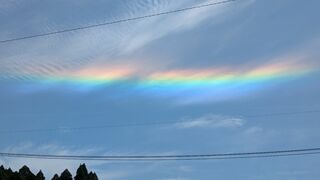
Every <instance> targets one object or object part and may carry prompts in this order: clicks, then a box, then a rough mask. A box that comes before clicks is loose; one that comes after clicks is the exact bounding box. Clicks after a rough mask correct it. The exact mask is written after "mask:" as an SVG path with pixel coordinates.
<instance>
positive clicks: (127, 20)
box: [0, 0, 238, 43]
mask: <svg viewBox="0 0 320 180" xmlns="http://www.w3.org/2000/svg"><path fill="white" fill-rule="evenodd" d="M234 1H238V0H224V1H218V2H212V3H207V4H202V5H197V6H191V7H186V8H181V9H175V10H170V11H164V12H159V13H154V14H148V15H143V16H137V17H132V18H126V19H120V20H115V21H109V22H104V23H98V24H92V25H87V26H80V27H76V28H70V29H62V30H57V31H51V32H45V33H40V34H34V35H28V36H21V37H16V38H10V39H4V40H0V43H8V42H13V41H20V40H25V39H31V38H37V37H43V36H50V35H55V34H61V33H67V32H72V31H79V30H84V29H90V28H96V27H100V26H107V25H112V24H118V23H124V22H129V21H136V20H141V19H145V18H151V17H156V16H163V15H168V14H173V13H178V12H184V11H190V10H195V9H201V8H205V7H211V6H216V5H219V4H226V3H231V2H234Z"/></svg>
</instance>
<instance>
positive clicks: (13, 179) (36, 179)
mask: <svg viewBox="0 0 320 180" xmlns="http://www.w3.org/2000/svg"><path fill="white" fill-rule="evenodd" d="M0 180H45V177H44V175H43V173H42V171H41V170H40V171H39V172H38V173H37V175H34V174H33V173H32V172H31V171H30V169H29V168H28V167H27V166H23V167H22V168H21V169H19V171H18V172H13V171H12V170H11V169H10V168H8V169H6V168H4V166H2V165H1V166H0ZM51 180H73V178H72V174H71V173H70V172H69V170H68V169H66V170H64V171H63V172H62V173H61V175H60V176H59V175H58V174H55V175H54V176H53V178H52V179H51ZM74 180H98V176H97V175H96V173H94V172H91V171H90V172H89V173H88V170H87V167H86V165H85V164H80V167H79V168H78V170H77V174H76V176H75V177H74Z"/></svg>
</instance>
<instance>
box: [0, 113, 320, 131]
mask: <svg viewBox="0 0 320 180" xmlns="http://www.w3.org/2000/svg"><path fill="white" fill-rule="evenodd" d="M308 113H320V110H305V111H295V112H293V111H292V112H278V113H268V114H260V115H246V116H242V117H244V118H261V117H275V116H288V115H297V114H308ZM187 122H190V121H186V120H178V121H177V120H175V121H174V120H172V121H153V122H136V123H124V124H107V125H99V126H82V127H60V128H41V129H40V128H39V129H21V130H12V129H10V130H2V131H0V134H1V133H37V132H38V133H40V132H61V131H84V130H93V129H106V128H125V127H141V126H156V125H170V124H178V123H187Z"/></svg>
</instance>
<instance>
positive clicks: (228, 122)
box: [175, 114, 245, 129]
mask: <svg viewBox="0 0 320 180" xmlns="http://www.w3.org/2000/svg"><path fill="white" fill-rule="evenodd" d="M244 124H245V120H243V119H240V118H234V117H226V116H219V115H213V114H209V115H205V116H202V117H199V118H195V119H192V120H188V121H186V122H181V123H177V124H176V125H175V126H176V127H177V128H181V129H190V128H238V127H241V126H243V125H244Z"/></svg>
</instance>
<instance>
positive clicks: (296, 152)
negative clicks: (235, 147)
mask: <svg viewBox="0 0 320 180" xmlns="http://www.w3.org/2000/svg"><path fill="white" fill-rule="evenodd" d="M315 154H320V148H304V149H287V150H275V151H255V152H244V153H241V152H237V153H217V154H185V155H121V156H119V155H116V156H94V155H93V156H89V155H85V156H81V155H52V154H24V153H23V154H20V153H6V152H0V156H2V157H10V158H32V159H51V160H92V161H179V160H215V159H216V160H217V159H221V160H223V159H247V158H270V157H284V156H301V155H315Z"/></svg>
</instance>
